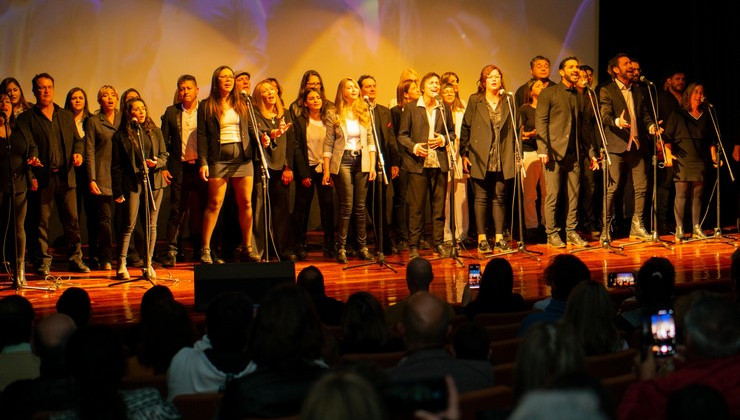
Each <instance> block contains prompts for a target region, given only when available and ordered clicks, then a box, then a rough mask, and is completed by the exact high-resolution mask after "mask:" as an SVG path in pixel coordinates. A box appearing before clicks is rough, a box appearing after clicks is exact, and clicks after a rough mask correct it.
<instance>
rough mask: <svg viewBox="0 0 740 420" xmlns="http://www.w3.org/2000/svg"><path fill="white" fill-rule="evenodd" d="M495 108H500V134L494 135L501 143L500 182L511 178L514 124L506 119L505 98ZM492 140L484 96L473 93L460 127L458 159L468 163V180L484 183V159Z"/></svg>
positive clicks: (507, 113) (514, 169) (485, 170)
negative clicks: (466, 159)
mask: <svg viewBox="0 0 740 420" xmlns="http://www.w3.org/2000/svg"><path fill="white" fill-rule="evenodd" d="M499 106H501V107H503V108H502V110H501V111H502V112H501V118H502V121H503V124H502V125H501V130H500V131H499V132H498V133H495V135H496V138H497V139H500V140H499V142H500V143H501V146H502V147H501V166H502V169H503V172H504V178H505V179H509V178H513V177H514V172H515V171H516V168H515V165H514V124H512V120H511V117H510V112H509V107H508V105H507V104H506V98H501V102H500V103H499ZM493 138H494V132H493V127H492V126H491V117H490V116H489V114H488V105H487V104H486V94H485V93H474V94H472V95H470V99H468V106H467V108H465V115H464V116H463V121H462V127H461V128H460V156H467V157H468V159H470V164H471V166H470V176H471V177H473V178H476V179H484V178H485V177H486V172H488V159H489V154H490V152H491V140H493Z"/></svg>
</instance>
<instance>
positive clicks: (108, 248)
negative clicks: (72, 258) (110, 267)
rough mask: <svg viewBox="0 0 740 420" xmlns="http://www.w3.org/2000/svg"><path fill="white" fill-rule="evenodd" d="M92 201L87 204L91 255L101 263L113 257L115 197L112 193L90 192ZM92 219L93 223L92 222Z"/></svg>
mask: <svg viewBox="0 0 740 420" xmlns="http://www.w3.org/2000/svg"><path fill="white" fill-rule="evenodd" d="M90 203H91V204H92V205H90V206H87V207H86V209H87V211H88V213H87V217H88V225H93V226H94V228H93V229H88V235H89V239H88V242H89V243H88V248H89V253H90V257H95V258H97V259H98V261H99V262H100V263H107V262H111V260H112V258H113V228H112V218H113V197H112V196H110V195H93V194H90ZM90 221H92V222H93V223H90Z"/></svg>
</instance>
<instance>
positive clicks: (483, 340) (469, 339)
mask: <svg viewBox="0 0 740 420" xmlns="http://www.w3.org/2000/svg"><path fill="white" fill-rule="evenodd" d="M452 347H453V349H454V350H455V358H456V359H473V360H489V358H490V356H491V337H490V336H489V335H488V331H487V330H486V328H485V327H484V326H482V325H480V324H478V323H475V322H469V323H467V324H464V325H462V326H460V328H458V329H457V330H456V331H455V336H454V337H453V338H452Z"/></svg>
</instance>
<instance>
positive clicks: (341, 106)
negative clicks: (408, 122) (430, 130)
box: [322, 79, 375, 264]
mask: <svg viewBox="0 0 740 420" xmlns="http://www.w3.org/2000/svg"><path fill="white" fill-rule="evenodd" d="M359 95H360V87H359V86H358V85H357V82H355V81H354V80H352V79H342V81H340V82H339V86H338V87H337V96H336V100H335V101H334V106H335V112H334V113H331V114H330V117H329V118H330V119H329V120H328V121H329V124H327V130H326V140H325V142H324V155H323V157H324V168H325V169H324V176H323V179H322V182H323V184H324V185H329V184H330V183H331V182H334V186H335V187H336V189H337V196H338V198H339V223H338V224H337V256H336V257H337V262H340V263H342V264H344V263H346V262H347V251H346V250H345V245H346V244H347V231H348V230H349V219H350V216H351V215H354V216H355V223H356V225H355V228H356V230H357V244H358V247H359V249H358V255H359V257H360V259H363V260H371V259H372V255H370V251H368V249H367V246H366V240H367V223H366V220H367V219H366V214H367V213H366V211H365V201H366V199H367V186H368V181H373V180H375V140H374V139H373V132H372V130H371V128H370V115H369V110H368V106H367V104H366V103H365V101H363V100H361V99H360V98H359Z"/></svg>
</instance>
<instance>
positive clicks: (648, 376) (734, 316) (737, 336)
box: [619, 296, 740, 419]
mask: <svg viewBox="0 0 740 420" xmlns="http://www.w3.org/2000/svg"><path fill="white" fill-rule="evenodd" d="M683 357H684V358H685V360H686V363H685V364H684V365H681V366H678V364H677V363H676V365H677V367H676V369H675V370H674V371H673V372H669V373H667V374H663V375H659V374H658V372H657V368H656V364H658V363H657V362H656V360H655V358H654V357H653V354H652V352H650V351H648V352H647V354H646V356H645V358H644V361H643V362H642V364H641V365H640V382H638V383H636V384H633V385H632V386H630V387H629V388H628V389H627V392H626V393H625V395H624V398H623V399H622V403H621V405H620V407H619V418H620V419H646V418H656V419H662V418H666V413H667V411H668V400H669V398H670V397H671V395H672V394H673V393H674V392H676V391H679V390H681V389H684V388H686V387H687V386H689V385H692V384H697V385H704V386H708V387H710V388H713V389H715V390H717V391H719V393H720V394H722V396H723V397H724V400H725V401H726V402H727V403H728V404H729V412H730V418H738V417H740V310H739V309H738V307H737V306H736V305H734V304H732V303H730V302H728V301H727V300H726V299H723V298H721V297H717V296H703V297H700V298H699V299H697V300H696V301H695V302H694V303H693V305H692V306H691V308H690V309H689V311H688V313H687V314H686V353H685V355H684V356H683ZM661 362H663V363H660V365H662V369H661V370H670V369H669V366H670V364H669V363H666V362H665V361H663V360H661ZM707 418H709V417H707Z"/></svg>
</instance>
